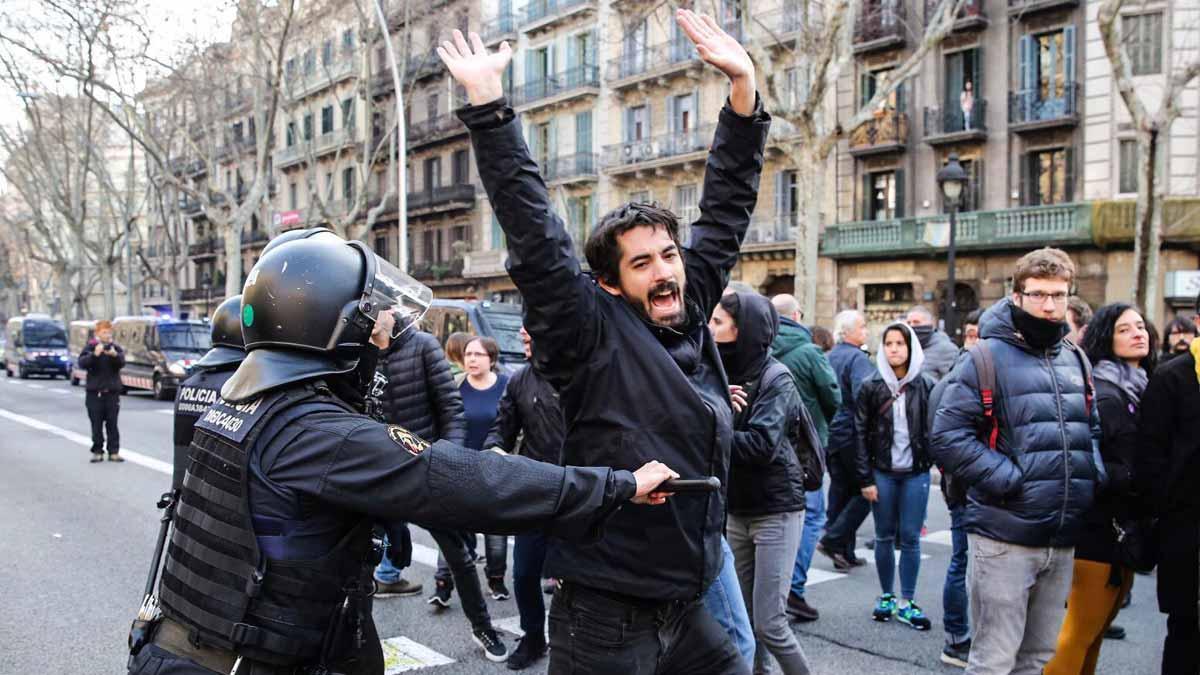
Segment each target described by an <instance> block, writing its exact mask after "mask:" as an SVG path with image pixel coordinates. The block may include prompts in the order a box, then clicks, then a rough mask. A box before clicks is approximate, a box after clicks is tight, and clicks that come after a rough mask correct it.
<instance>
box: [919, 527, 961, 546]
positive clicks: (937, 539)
mask: <svg viewBox="0 0 1200 675" xmlns="http://www.w3.org/2000/svg"><path fill="white" fill-rule="evenodd" d="M921 541H923V542H928V543H930V544H941V545H942V546H953V545H954V540H953V539H952V538H951V533H950V530H938V531H937V532H930V533H929V534H927V535H925V536H924V537H921Z"/></svg>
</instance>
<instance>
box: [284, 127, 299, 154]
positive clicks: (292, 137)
mask: <svg viewBox="0 0 1200 675" xmlns="http://www.w3.org/2000/svg"><path fill="white" fill-rule="evenodd" d="M285 136H286V138H287V147H289V148H290V147H292V146H293V145H295V144H296V123H295V122H288V123H287V133H286V134H285Z"/></svg>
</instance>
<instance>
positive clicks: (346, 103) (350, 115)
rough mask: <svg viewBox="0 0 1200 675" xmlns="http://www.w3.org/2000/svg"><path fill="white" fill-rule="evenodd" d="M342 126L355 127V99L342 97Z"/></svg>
mask: <svg viewBox="0 0 1200 675" xmlns="http://www.w3.org/2000/svg"><path fill="white" fill-rule="evenodd" d="M342 128H343V129H353V128H354V99H352V98H346V99H342Z"/></svg>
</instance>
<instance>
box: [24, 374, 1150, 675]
mask: <svg viewBox="0 0 1200 675" xmlns="http://www.w3.org/2000/svg"><path fill="white" fill-rule="evenodd" d="M171 422H172V418H171V404H170V403H169V402H158V401H154V400H152V399H151V398H150V397H149V396H148V395H146V394H133V395H129V396H126V397H124V398H123V399H122V406H121V414H120V430H121V440H122V454H123V455H124V456H125V457H126V459H127V460H128V461H127V462H126V463H125V464H112V463H109V462H105V463H102V464H89V463H88V452H87V450H88V445H89V427H88V421H87V415H86V413H85V411H84V407H83V389H82V387H71V386H70V385H69V384H68V383H66V382H64V381H62V380H55V381H50V380H40V379H39V380H18V379H15V378H14V379H8V378H0V461H3V463H4V465H5V466H6V467H7V468H5V469H4V470H3V471H0V511H2V512H3V513H4V514H5V515H4V528H3V536H2V537H0V559H3V560H4V561H5V562H6V570H5V572H4V573H3V574H0V597H2V598H4V603H3V609H2V610H0V645H2V648H0V673H2V674H8V673H13V674H16V673H22V674H24V673H118V672H124V666H125V661H126V657H127V649H126V647H125V640H126V634H127V630H128V627H129V622H130V620H131V619H132V618H133V616H134V614H135V613H136V611H137V607H138V605H139V603H140V601H141V592H142V587H143V585H144V583H145V578H146V571H147V566H148V563H149V557H150V555H151V552H152V551H153V546H154V537H155V535H156V533H157V529H158V517H157V511H156V510H155V508H154V504H155V501H156V500H157V498H158V496H159V495H160V494H161V493H162V492H163V491H164V490H165V489H166V488H167V486H168V483H169V474H170V470H171V464H170V463H171ZM927 526H928V532H929V534H928V536H927V537H925V543H924V544H923V547H922V553H923V554H924V555H925V556H927V557H926V559H925V560H924V561H923V563H922V569H921V576H920V579H921V581H920V586H919V592H918V598H917V601H918V602H919V603H920V604H921V605H922V607H923V608H924V609H925V611H926V613H927V614H928V615H929V616H930V618H931V619H932V620H933V625H934V629H933V630H932V631H931V632H929V633H918V632H917V631H914V630H911V629H910V628H908V627H906V626H904V625H903V624H900V623H898V622H891V623H886V624H880V623H875V622H873V621H871V619H870V611H871V608H872V606H873V603H874V600H875V598H876V596H877V595H878V593H879V589H878V582H877V580H876V576H875V574H874V571H873V569H872V568H871V567H870V566H867V567H863V568H860V569H857V570H855V571H853V572H852V573H850V574H848V575H847V574H839V573H834V572H833V571H832V566H831V564H830V563H829V561H828V560H826V559H825V558H823V557H821V556H820V555H818V556H817V560H816V561H815V563H814V569H813V572H812V573H811V575H810V591H809V594H808V598H809V602H810V603H811V604H812V605H813V606H814V607H816V608H817V609H819V610H820V612H821V618H820V620H819V621H817V622H814V623H809V624H802V625H800V626H797V631H798V633H799V636H800V641H801V645H802V646H803V647H804V649H805V650H806V652H807V654H808V657H809V660H810V662H811V664H812V666H813V671H814V673H818V674H822V673H823V674H833V673H876V672H881V673H882V672H887V673H955V672H961V671H959V670H958V669H955V668H951V667H948V666H943V665H942V664H941V663H940V662H939V660H938V655H939V653H940V650H941V647H942V642H943V633H942V632H941V586H942V578H943V574H944V572H945V569H946V565H947V562H948V558H949V553H950V547H949V532H948V530H947V528H948V527H949V518H948V515H947V513H946V509H945V506H944V503H943V501H942V497H941V494H940V493H939V492H938V491H937V490H933V491H932V492H931V496H930V505H929V516H928V519H927ZM869 531H870V519H868V522H867V524H866V525H865V526H864V528H863V530H862V531H861V532H860V543H861V542H862V541H865V539H863V538H862V537H864V536H866V535H868V533H869ZM413 536H414V542H415V543H416V544H417V547H416V549H417V550H416V554H415V556H414V557H415V562H414V565H413V568H412V569H411V570H409V572H408V576H409V578H411V579H413V580H415V581H418V582H421V583H423V584H425V593H424V594H423V595H422V597H413V598H382V599H378V600H377V601H376V603H375V619H376V622H377V623H378V626H379V632H380V635H381V636H382V637H383V638H385V640H389V641H390V643H391V644H395V645H397V646H398V647H399V648H401V649H402V650H404V652H405V653H407V654H408V658H409V659H410V660H408V661H405V662H404V663H401V662H402V661H404V659H403V658H401V657H400V656H397V657H395V658H396V666H395V667H394V668H393V669H390V670H389V671H388V672H389V673H391V672H404V671H405V670H423V671H425V672H429V673H484V672H490V673H495V672H501V671H504V668H503V665H497V664H492V663H489V662H488V661H486V660H485V659H484V658H483V655H482V654H481V652H480V650H479V649H478V648H477V647H476V646H475V645H474V643H472V642H471V640H470V635H469V630H468V624H467V622H466V619H465V618H464V617H463V615H462V613H461V611H460V610H459V608H458V599H457V596H456V597H455V599H454V606H453V607H452V608H451V609H449V610H445V611H443V612H441V613H436V612H434V611H433V610H432V609H431V608H430V606H429V605H427V604H425V601H424V598H425V597H426V596H427V595H428V593H430V592H431V591H432V588H433V563H434V557H435V551H434V549H433V543H432V540H431V538H430V537H429V535H428V534H427V533H425V532H424V531H423V530H420V529H417V528H414V529H413ZM481 550H482V549H481ZM510 550H511V548H510ZM859 555H860V556H862V557H865V558H867V559H868V560H871V559H872V555H871V553H870V552H869V551H859ZM481 574H482V573H481ZM508 583H509V585H510V587H511V562H510V575H509V579H508ZM1154 590H1155V589H1154V579H1153V577H1138V579H1137V582H1136V585H1135V586H1134V591H1133V593H1134V599H1133V604H1132V605H1131V606H1130V607H1129V608H1128V609H1126V610H1124V611H1123V612H1122V613H1121V615H1120V616H1119V617H1118V619H1117V623H1118V624H1120V625H1122V626H1124V627H1125V629H1126V630H1127V631H1128V637H1127V638H1126V639H1125V640H1123V641H1115V642H1114V641H1110V642H1106V643H1105V645H1104V648H1103V651H1102V653H1101V657H1100V668H1099V672H1101V673H1114V674H1115V673H1122V674H1128V673H1133V674H1141V673H1145V674H1150V673H1157V672H1159V662H1160V659H1161V652H1162V637H1163V635H1164V633H1165V620H1164V617H1163V616H1162V615H1160V614H1159V613H1158V608H1157V601H1156V600H1155V597H1154ZM547 600H549V598H547ZM489 606H490V609H491V611H492V616H493V620H494V621H496V623H497V627H498V628H501V629H503V631H504V632H503V633H502V634H503V636H504V637H505V639H506V640H507V641H508V644H509V645H510V647H511V646H513V645H514V643H515V637H516V636H515V634H514V632H513V631H514V630H515V627H516V605H515V603H514V601H513V600H511V599H510V600H506V601H503V602H494V601H489ZM544 670H545V661H542V662H540V667H538V668H534V669H531V670H530V671H529V672H543V671H544ZM504 672H507V671H504Z"/></svg>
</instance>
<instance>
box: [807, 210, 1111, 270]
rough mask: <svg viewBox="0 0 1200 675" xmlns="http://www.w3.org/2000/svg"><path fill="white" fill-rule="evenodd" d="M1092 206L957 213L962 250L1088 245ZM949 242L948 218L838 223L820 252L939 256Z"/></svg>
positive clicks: (827, 230)
mask: <svg viewBox="0 0 1200 675" xmlns="http://www.w3.org/2000/svg"><path fill="white" fill-rule="evenodd" d="M1091 213H1092V211H1091V205H1089V204H1058V205H1054V206H1032V207H1023V208H1015V209H1004V210H1002V211H976V212H971V213H962V214H959V216H958V229H957V230H956V232H955V248H956V249H958V250H960V251H963V250H965V251H972V250H977V251H983V250H988V251H990V250H999V249H1005V250H1021V249H1025V248H1029V247H1032V246H1067V245H1086V244H1089V243H1091V241H1092V228H1091ZM948 241H949V220H948V218H947V216H944V215H937V216H922V217H920V218H900V219H894V220H878V221H865V222H856V223H838V224H836V225H830V226H829V227H827V228H825V234H824V235H823V237H822V241H821V254H822V255H825V256H828V257H830V258H889V257H896V256H904V255H909V256H913V255H916V256H919V255H929V256H937V255H940V254H942V253H943V252H944V251H945V250H946V246H947V242H948Z"/></svg>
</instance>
